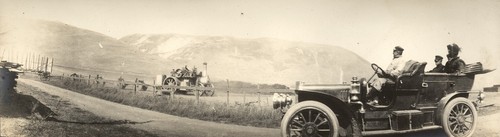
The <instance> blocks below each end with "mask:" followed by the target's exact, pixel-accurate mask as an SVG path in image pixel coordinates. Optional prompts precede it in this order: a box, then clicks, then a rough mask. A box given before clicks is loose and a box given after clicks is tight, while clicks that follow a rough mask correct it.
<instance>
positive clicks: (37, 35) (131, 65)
mask: <svg viewBox="0 0 500 137" xmlns="http://www.w3.org/2000/svg"><path fill="white" fill-rule="evenodd" d="M0 32H2V34H1V35H0V48H1V49H7V51H9V50H14V53H16V54H18V55H19V56H21V58H25V57H26V55H27V54H28V53H35V54H36V55H41V56H47V57H52V58H54V60H55V62H54V64H55V66H57V67H56V68H54V70H61V68H76V69H79V68H83V69H89V70H93V71H97V72H98V71H106V72H118V73H119V72H120V71H124V72H142V73H145V74H148V73H149V72H151V73H150V74H155V73H158V72H159V71H161V70H163V69H161V68H160V67H159V66H161V65H160V64H161V63H158V61H157V60H155V58H152V56H148V55H145V54H142V53H140V52H137V51H134V49H133V48H131V47H128V46H124V45H125V44H124V43H122V42H121V41H118V40H117V39H115V38H111V37H109V36H106V35H104V34H101V33H97V32H94V31H90V30H86V29H82V28H78V27H74V26H71V25H68V24H64V23H61V22H53V21H43V20H32V19H21V18H6V17H2V20H1V21H0ZM22 63H24V62H22ZM122 63H123V64H122ZM144 66H149V67H144ZM68 73H72V72H68ZM92 75H94V74H92Z"/></svg>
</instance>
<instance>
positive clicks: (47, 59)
mask: <svg viewBox="0 0 500 137" xmlns="http://www.w3.org/2000/svg"><path fill="white" fill-rule="evenodd" d="M48 66H49V57H45V72H48V70H47V67H48Z"/></svg>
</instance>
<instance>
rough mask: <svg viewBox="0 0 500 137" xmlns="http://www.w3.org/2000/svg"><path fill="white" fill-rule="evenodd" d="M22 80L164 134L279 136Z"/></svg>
mask: <svg viewBox="0 0 500 137" xmlns="http://www.w3.org/2000/svg"><path fill="white" fill-rule="evenodd" d="M17 81H18V82H22V83H25V84H28V85H31V86H34V87H37V88H39V89H41V90H42V91H44V92H46V93H48V94H51V95H56V96H59V97H61V98H63V99H65V100H68V101H69V102H70V103H71V104H74V105H76V106H77V107H79V108H81V109H84V110H87V111H89V112H92V113H94V114H96V115H99V116H102V117H105V118H110V119H115V120H130V121H135V122H145V121H151V122H148V123H144V124H136V125H130V126H131V127H132V128H137V129H141V130H146V131H148V132H151V133H154V134H157V135H160V136H169V137H172V136H179V137H233V136H234V137H256V136H261V137H277V136H280V131H279V129H272V128H257V127H249V126H239V125H229V124H221V123H215V122H208V121H202V120H196V119H189V118H184V117H178V116H172V115H168V114H163V113H159V112H155V111H151V110H145V109H140V108H136V107H131V106H127V105H122V104H118V103H115V102H110V101H106V100H103V99H99V98H95V97H91V96H87V95H83V94H80V93H77V92H73V91H69V90H66V89H62V88H59V87H55V86H52V85H48V84H45V83H42V82H38V81H34V80H29V79H21V78H20V79H18V80H17Z"/></svg>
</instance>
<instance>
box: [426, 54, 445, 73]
mask: <svg viewBox="0 0 500 137" xmlns="http://www.w3.org/2000/svg"><path fill="white" fill-rule="evenodd" d="M434 62H435V63H436V67H434V68H433V69H432V70H431V71H429V72H432V73H443V72H444V65H443V57H441V56H439V55H436V58H435V59H434Z"/></svg>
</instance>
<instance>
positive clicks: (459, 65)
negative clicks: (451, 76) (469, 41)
mask: <svg viewBox="0 0 500 137" xmlns="http://www.w3.org/2000/svg"><path fill="white" fill-rule="evenodd" d="M447 48H448V55H446V56H447V57H448V62H446V65H445V66H444V72H446V73H457V74H459V73H463V72H464V70H465V62H464V61H463V60H462V59H460V57H458V53H459V52H460V47H459V46H458V45H457V44H455V43H453V44H450V45H448V46H447Z"/></svg>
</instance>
